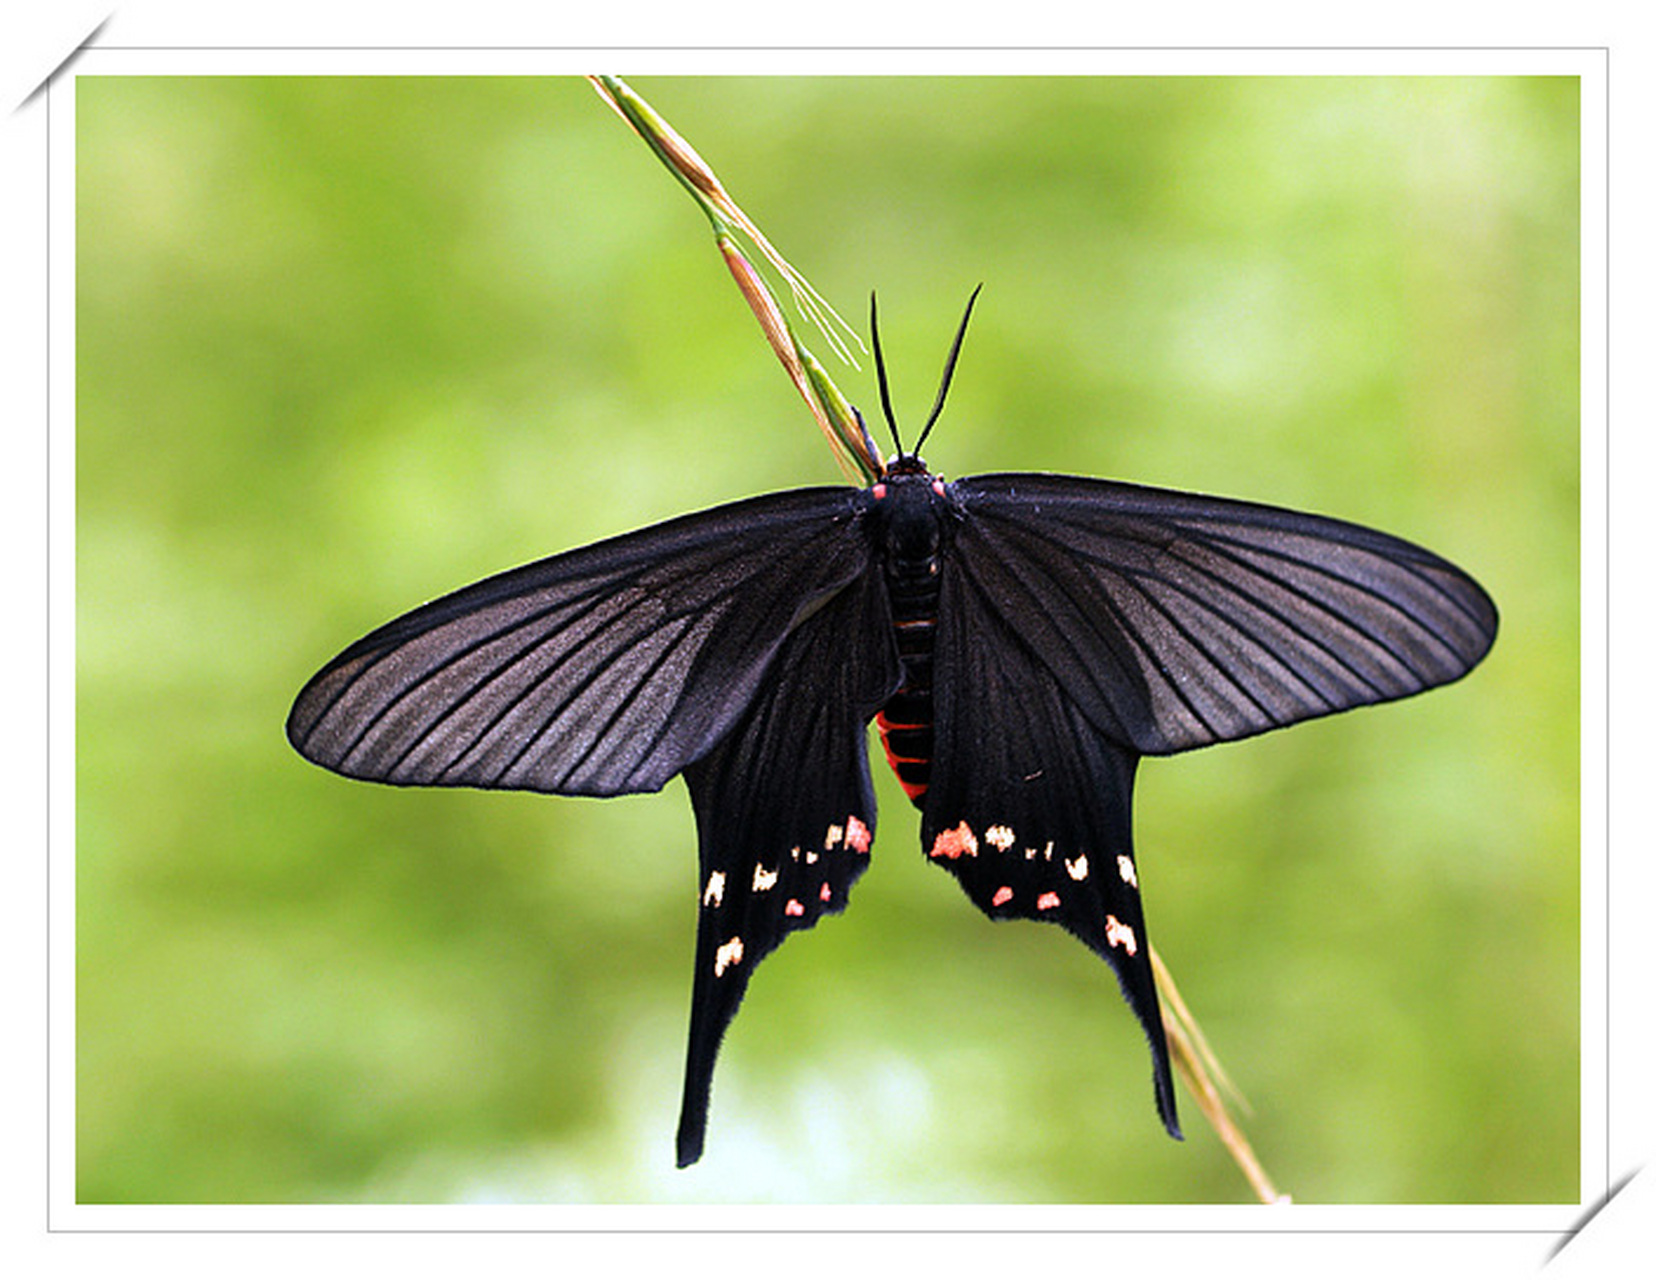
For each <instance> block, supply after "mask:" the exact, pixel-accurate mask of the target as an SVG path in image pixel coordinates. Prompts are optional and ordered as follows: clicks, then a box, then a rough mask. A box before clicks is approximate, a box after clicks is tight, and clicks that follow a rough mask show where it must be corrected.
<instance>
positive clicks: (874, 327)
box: [868, 289, 903, 458]
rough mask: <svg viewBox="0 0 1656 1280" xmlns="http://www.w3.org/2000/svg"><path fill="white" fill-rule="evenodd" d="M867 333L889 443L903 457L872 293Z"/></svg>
mask: <svg viewBox="0 0 1656 1280" xmlns="http://www.w3.org/2000/svg"><path fill="white" fill-rule="evenodd" d="M868 332H869V334H870V336H871V337H873V339H874V372H875V375H876V376H877V377H878V378H879V380H880V408H882V409H884V410H885V420H886V425H887V426H888V427H890V428H891V441H892V443H893V444H895V445H896V446H897V456H898V457H899V458H900V457H902V456H903V439H902V437H901V436H899V435H898V434H897V418H896V416H895V415H894V414H893V413H892V412H891V391H890V389H889V388H888V387H887V386H886V371H885V357H884V356H883V355H881V354H880V304H879V300H878V299H877V298H875V296H874V291H873V290H872V289H870V290H869V291H868Z"/></svg>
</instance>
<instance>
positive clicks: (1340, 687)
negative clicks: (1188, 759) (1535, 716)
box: [950, 475, 1496, 754]
mask: <svg viewBox="0 0 1656 1280" xmlns="http://www.w3.org/2000/svg"><path fill="white" fill-rule="evenodd" d="M950 492H951V494H952V495H953V496H954V497H955V499H956V501H957V502H958V504H959V507H960V510H961V511H962V513H963V515H964V519H962V520H960V521H958V522H957V524H956V528H955V534H954V552H953V556H952V559H953V562H954V563H956V564H958V565H959V567H960V569H959V571H960V573H961V574H962V575H963V576H964V578H965V579H966V582H965V585H966V587H967V588H969V593H970V595H971V597H972V598H974V599H976V600H978V601H979V602H981V605H982V607H984V608H987V609H989V610H991V611H992V612H993V613H994V614H995V615H996V616H997V617H998V618H999V619H1000V621H1001V623H1002V624H1003V625H1004V626H1005V627H1007V628H1009V629H1011V630H1012V631H1014V632H1015V633H1016V634H1017V635H1018V636H1019V637H1020V638H1021V639H1022V641H1023V643H1024V645H1025V646H1026V647H1027V648H1028V649H1029V650H1031V651H1032V652H1033V653H1034V654H1035V655H1036V656H1037V657H1038V659H1039V661H1040V663H1041V664H1042V665H1043V666H1045V667H1046V669H1047V670H1048V671H1049V672H1050V673H1051V675H1052V676H1053V677H1054V678H1055V679H1056V680H1057V682H1058V684H1059V685H1060V686H1061V687H1062V688H1063V690H1064V692H1065V693H1066V694H1067V695H1068V696H1069V698H1070V699H1071V700H1072V701H1073V703H1074V704H1075V706H1076V707H1077V708H1079V709H1080V711H1081V713H1082V714H1083V715H1084V716H1085V717H1086V719H1087V720H1088V721H1089V722H1090V723H1091V724H1092V725H1093V726H1095V727H1096V728H1098V729H1099V730H1101V731H1102V732H1104V733H1105V734H1107V735H1108V736H1109V737H1111V738H1112V739H1113V740H1114V741H1116V742H1118V743H1121V744H1124V745H1131V746H1133V747H1135V748H1136V749H1137V750H1139V751H1141V752H1145V753H1154V754H1162V753H1167V752H1173V751H1183V750H1185V749H1187V748H1190V747H1199V746H1204V745H1206V744H1208V743H1213V742H1224V741H1229V740H1231V739H1235V738H1243V737H1247V736H1249V735H1251V734H1255V733H1261V732H1263V731H1265V730H1267V729H1274V728H1278V727H1280V726H1282V725H1287V724H1293V723H1295V722H1296V721H1300V720H1307V719H1310V718H1312V717H1314V716H1322V715H1328V714H1330V713H1331V712H1335V711H1344V710H1346V709H1348V708H1350V707H1356V706H1362V705H1365V704H1368V703H1374V702H1384V701H1387V700H1389V699H1392V698H1402V697H1406V696H1408V695H1409V694H1413V693H1419V692H1420V691H1422V690H1424V689H1429V688H1432V687H1433V686H1435V685H1440V684H1445V683H1447V682H1448V681H1451V680H1455V679H1458V678H1459V677H1460V676H1462V675H1465V674H1466V672H1467V671H1469V670H1470V669H1471V668H1472V667H1473V666H1474V665H1475V664H1476V663H1477V662H1478V660H1479V659H1480V658H1482V657H1483V655H1484V654H1485V653H1486V652H1488V650H1489V646H1490V645H1491V644H1492V643H1493V642H1494V639H1495V628H1496V613H1495V606H1494V604H1493V603H1492V602H1491V601H1490V599H1489V597H1488V596H1487V595H1486V594H1485V593H1484V591H1483V589H1482V588H1481V587H1479V586H1478V584H1477V583H1476V582H1474V581H1473V580H1472V579H1471V578H1469V577H1468V576H1467V575H1466V574H1464V573H1462V572H1461V571H1460V570H1459V569H1457V568H1456V567H1455V566H1454V565H1452V564H1449V563H1448V562H1447V561H1445V560H1443V559H1441V558H1439V557H1438V556H1435V555H1433V554H1432V553H1431V552H1429V551H1426V550H1424V549H1422V548H1420V547H1417V546H1414V545H1413V544H1411V543H1408V542H1404V541H1402V540H1401V539H1398V538H1393V537H1390V536H1388V535H1387V534H1383V533H1378V532H1376V531H1375V530H1372V529H1365V528H1362V527H1361V526H1358V525H1353V524H1347V523H1345V522H1343V521H1339V520H1331V519H1327V518H1325V517H1321V516H1313V515H1305V514H1302V513H1299V512H1294V511H1286V510H1282V509H1280V508H1276V507H1267V506H1259V505H1256V504H1252V503H1246V502H1235V501H1229V500H1226V499H1221V498H1209V497H1203V496H1199V495H1196V494H1186V493H1177V492H1172V491H1168V490H1159V489H1149V488H1144V487H1141V486H1137V485H1127V484H1116V483H1112V482H1109V481H1104V480H1089V479H1083V478H1079V477H1072V476H1048V475H990V476H975V477H971V478H968V479H964V480H961V481H958V482H956V483H955V484H954V485H952V486H950Z"/></svg>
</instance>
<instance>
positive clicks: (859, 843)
mask: <svg viewBox="0 0 1656 1280" xmlns="http://www.w3.org/2000/svg"><path fill="white" fill-rule="evenodd" d="M845 843H846V844H847V845H849V846H850V847H851V848H853V849H855V850H856V851H857V852H858V853H867V852H868V846H869V845H871V844H872V843H874V833H873V832H871V831H870V830H869V829H868V828H867V827H866V826H864V825H863V820H862V819H861V818H859V817H857V815H856V814H852V815H851V816H850V817H849V818H847V819H846V820H845Z"/></svg>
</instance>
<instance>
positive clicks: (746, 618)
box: [287, 293, 1496, 1167]
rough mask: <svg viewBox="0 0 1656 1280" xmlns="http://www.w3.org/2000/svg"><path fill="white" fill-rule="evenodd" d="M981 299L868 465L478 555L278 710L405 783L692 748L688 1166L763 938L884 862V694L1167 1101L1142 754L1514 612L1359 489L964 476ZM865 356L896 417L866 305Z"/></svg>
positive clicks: (1246, 728) (965, 824)
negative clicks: (1060, 934)
mask: <svg viewBox="0 0 1656 1280" xmlns="http://www.w3.org/2000/svg"><path fill="white" fill-rule="evenodd" d="M973 298H974V299H975V298H976V294H975V293H974V295H973ZM966 314H967V317H968V318H969V317H970V315H971V307H970V304H968V306H967V311H966ZM965 327H966V322H965V320H964V319H963V320H962V322H961V328H960V332H959V333H957V335H956V337H955V342H954V347H953V348H952V349H951V351H950V353H949V358H948V362H947V364H946V366H945V369H944V374H943V379H942V385H941V387H940V388H939V391H938V395H937V401H936V404H935V405H934V407H933V409H932V414H931V418H930V419H929V420H928V421H927V423H926V427H925V428H924V429H923V430H922V432H921V434H920V437H919V439H918V440H917V441H916V442H915V447H914V449H913V450H912V451H909V452H905V451H904V450H903V449H902V445H901V442H900V441H899V442H898V452H897V456H896V457H895V458H894V459H892V460H891V461H890V463H889V464H888V465H887V466H886V468H885V473H884V475H883V476H881V478H880V479H879V480H878V481H877V482H875V483H874V484H873V485H871V486H870V487H869V488H867V489H852V488H846V487H824V488H813V489H797V490H793V491H791V492H786V493H774V494H767V495H764V496H762V497H757V498H749V499H746V500H745V501H741V502H734V503H731V504H729V505H727V506H722V507H716V508H714V509H713V510H711V511H703V512H699V513H697V514H694V515H688V516H681V517H679V518H678V519H676V520H669V521H667V522H666V523H664V524H659V525H656V526H654V527H653V528H649V529H643V530H640V531H638V532H636V533H630V534H626V535H624V536H622V537H618V538H611V539H608V540H607V541H604V542H599V543H596V544H594V545H593V546H590V547H583V548H581V549H579V550H575V551H570V552H566V553H565V554H563V555H559V556H553V557H552V558H551V559H547V560H541V561H537V562H536V563H534V564H529V565H525V566H523V567H522V568H519V569H513V570H510V571H509V572H506V573H502V574H499V575H497V576H495V577H492V578H488V579H485V580H484V581H482V582H479V583H476V584H474V585H473V586H469V587H466V588H464V589H462V590H460V591H456V592H454V593H453V594H452V595H447V596H444V597H442V598H441V599H439V600H435V601H433V602H432V603H430V604H427V605H425V606H423V607H422V608H419V609H416V610H414V611H413V612H412V613H408V614H405V615H404V616H403V617H401V618H398V619H396V620H395V621H393V622H390V623H387V624H386V625H385V626H383V627H381V628H380V629H379V630H377V631H374V632H372V633H371V634H369V635H367V636H365V637H363V638H362V639H361V640H359V641H357V642H356V643H355V644H353V645H352V646H351V647H350V648H348V649H346V650H345V651H344V652H343V653H341V654H340V655H339V656H338V657H337V658H335V659H334V660H333V661H332V662H330V663H329V664H328V665H327V666H325V667H324V668H323V669H322V670H321V671H320V672H318V673H317V675H316V676H315V677H314V678H313V679H312V680H311V681H310V683H309V684H307V685H306V686H305V688H304V690H303V691H302V692H301V693H300V694H299V697H298V699H297V701H296V702H295V703H294V706H293V710H292V712H291V714H290V715H289V717H288V723H287V732H288V738H289V740H290V741H291V742H292V743H293V745H294V747H295V748H297V749H298V751H299V752H300V754H302V755H303V756H305V757H306V758H307V759H309V760H313V761H315V762H316V763H317V764H320V765H324V766H326V767H327V768H329V769H333V770H336V771H337V772H339V773H342V774H346V775H348V776H350V777H353V778H367V779H371V780H373V781H376V782H389V783H395V784H397V785H402V786H464V787H490V788H509V789H516V790H525V791H539V792H545V793H547V794H552V795H569V796H576V795H580V796H615V795H627V794H630V793H634V792H646V791H656V790H659V789H660V788H661V786H662V785H663V784H665V783H666V782H667V781H668V779H670V778H672V777H673V775H675V774H678V773H682V774H683V775H684V777H685V780H686V782H687V783H688V784H689V789H690V797H691V800H692V802H693V804H694V807H695V814H696V827H697V831H698V835H699V840H700V848H701V876H700V881H699V885H700V913H701V914H700V921H699V926H698V930H697V941H696V970H695V984H694V992H693V996H692V1002H691V1013H690V1048H689V1060H688V1065H687V1068H686V1073H685V1081H684V1100H683V1108H682V1111H681V1113H680V1119H679V1131H678V1163H679V1165H680V1166H681V1167H683V1166H685V1165H689V1164H692V1163H693V1162H695V1161H696V1160H697V1159H699V1158H700V1156H701V1154H702V1147H703V1142H704V1138H705V1134H706V1128H707V1109H708V1102H709V1097H710V1094H711V1090H712V1080H713V1064H714V1059H715V1057H716V1055H717V1053H718V1049H719V1043H720V1041H721V1039H722V1038H723V1036H724V1032H725V1029H726V1027H728V1026H729V1025H730V1021H731V1018H732V1017H734V1015H735V1013H736V1008H737V1005H738V1004H739V1003H740V1002H741V999H742V994H743V992H745V991H746V990H747V985H748V980H749V978H750V977H751V975H752V974H753V971H754V969H755V968H756V967H757V966H758V964H759V962H760V961H761V960H763V959H764V958H765V957H766V956H767V955H769V954H770V953H771V952H772V951H774V950H775V949H776V948H777V947H778V946H779V945H781V943H782V941H783V939H784V938H786V937H787V936H788V935H789V934H791V933H794V932H796V931H798V930H801V929H808V928H810V927H811V926H812V925H814V924H815V923H816V922H817V920H818V919H819V918H821V917H822V916H824V915H827V914H834V913H837V912H840V911H843V910H844V909H845V905H846V899H847V895H848V894H849V892H850V889H851V885H852V884H853V882H855V880H856V879H857V877H858V876H859V875H861V874H862V872H863V870H864V868H865V867H866V866H867V865H868V849H869V845H870V843H871V842H872V840H873V837H874V791H873V786H872V783H871V781H870V778H869V772H868V754H867V726H868V722H869V721H870V720H871V719H875V720H878V722H879V727H880V732H881V735H882V738H883V740H884V743H885V748H886V754H887V756H888V757H889V759H890V762H891V765H892V767H893V768H894V769H895V770H896V772H897V775H898V777H899V779H900V780H901V782H902V784H903V787H904V789H905V790H906V791H907V793H908V795H909V797H910V798H911V799H912V800H913V801H914V804H915V805H916V806H917V807H918V808H919V809H920V811H921V814H922V818H921V824H920V826H921V834H920V839H921V848H922V850H923V851H924V853H925V855H926V856H927V857H928V858H929V859H931V860H932V861H934V862H936V863H937V864H938V865H940V866H942V867H945V868H947V869H948V870H949V871H950V872H951V873H953V875H954V876H955V877H956V878H957V879H958V880H959V881H960V884H961V887H962V888H964V889H965V891H966V893H967V895H968V896H969V897H970V898H971V899H972V901H973V902H974V903H975V904H977V906H978V907H979V909H981V910H982V911H983V912H985V913H986V914H987V915H988V916H990V917H991V918H992V919H996V920H1007V919H1028V920H1043V921H1049V922H1052V923H1054V924H1060V925H1062V926H1063V927H1064V928H1066V929H1068V930H1069V931H1070V932H1071V933H1073V934H1075V936H1076V937H1078V938H1080V939H1081V941H1082V942H1084V943H1086V944H1087V946H1089V947H1091V948H1092V949H1093V950H1094V951H1096V952H1097V953H1098V954H1099V955H1101V956H1102V957H1104V959H1105V960H1107V961H1108V962H1109V964H1110V967H1111V968H1112V969H1113V970H1114V971H1115V974H1116V977H1117V979H1118V980H1119V981H1120V984H1121V989H1122V992H1123V993H1124V995H1125V996H1126V998H1127V1003H1128V1005H1129V1006H1131V1008H1132V1010H1133V1012H1134V1013H1135V1014H1136V1015H1137V1016H1138V1019H1139V1021H1140V1022H1141V1023H1142V1024H1143V1026H1144V1031H1145V1034H1146V1035H1147V1036H1148V1037H1149V1041H1150V1052H1151V1058H1152V1069H1153V1078H1154V1084H1155V1096H1156V1108H1157V1110H1158V1111H1159V1113H1160V1115H1161V1119H1162V1123H1163V1124H1164V1125H1165V1126H1166V1127H1167V1130H1168V1132H1169V1133H1171V1134H1172V1135H1173V1136H1175V1137H1177V1136H1179V1128H1178V1119H1177V1115H1176V1112H1175V1109H1174V1101H1173V1079H1172V1074H1171V1072H1170V1070H1169V1065H1168V1054H1167V1042H1166V1038H1165V1036H1164V1034H1163V1030H1162V1022H1161V1014H1160V1009H1159V1006H1158V1004H1157V1000H1156V988H1155V983H1154V981H1153V979H1152V977H1151V966H1150V951H1149V938H1148V935H1147V933H1146V930H1145V924H1144V912H1143V909H1142V907H1141V906H1140V902H1139V885H1138V867H1137V863H1136V861H1135V857H1134V853H1133V842H1132V824H1131V815H1132V789H1133V773H1134V769H1135V767H1136V766H1137V764H1138V760H1139V757H1140V756H1142V755H1167V754H1170V753H1172V752H1175V751H1186V750H1189V749H1190V748H1192V747H1202V746H1207V745H1208V744H1209V743H1214V742H1229V741H1233V740H1235V739H1237V738H1245V737H1248V736H1249V735H1251V734H1256V733H1262V732H1264V731H1265V730H1267V729H1276V728H1280V727H1281V726H1283V725H1288V724H1293V723H1295V722H1296V721H1300V720H1308V719H1311V718H1312V717H1315V716H1323V715H1328V714H1330V713H1332V712H1336V711H1344V710H1346V709H1348V708H1351V707H1357V706H1363V705H1366V704H1369V703H1375V702H1384V701H1387V700H1389V699H1392V698H1402V697H1407V696H1408V695H1410V694H1413V693H1419V692H1420V691H1422V690H1424V689H1430V688H1432V687H1433V686H1435V685H1440V684H1444V683H1447V682H1448V681H1451V680H1455V679H1457V678H1459V677H1460V676H1462V675H1465V674H1466V672H1467V671H1469V670H1470V669H1471V668H1472V667H1473V666H1474V665H1475V664H1476V663H1477V662H1478V660H1479V659H1480V658H1482V657H1483V655H1484V654H1485V653H1486V652H1488V650H1489V647H1490V645H1491V644H1492V643H1493V641H1494V638H1495V627H1496V613H1495V606H1494V604H1493V603H1492V602H1491V601H1490V599H1489V597H1488V596H1487V595H1486V594H1485V593H1484V591H1483V590H1482V589H1481V588H1480V587H1479V586H1478V584H1477V583H1475V582H1473V581H1472V579H1471V578H1469V577H1468V576H1467V575H1466V574H1464V573H1462V572H1461V571H1460V570H1459V569H1457V568H1455V567H1454V566H1453V565H1451V564H1449V563H1447V562H1446V561H1444V560H1442V559H1440V558H1438V557H1437V556H1435V555H1433V554H1432V553H1431V552H1429V551H1425V550H1422V549H1421V548H1420V547H1417V546H1413V545H1411V544H1410V543H1407V542H1403V541H1401V540H1399V539H1397V538H1393V537H1389V536H1387V535H1386V534H1383V533H1377V532H1375V531H1374V530H1371V529H1365V528H1362V527H1360V526H1358V525H1353V524H1346V523H1344V522H1342V521H1338V520H1330V519H1326V518H1324V517H1321V516H1313V515H1304V514H1301V513H1299V512H1295V511H1285V510H1282V509H1279V508H1275V507H1267V506H1260V505H1256V504H1254V503H1247V502H1235V501H1229V500H1226V499H1223V498H1209V497H1202V496H1198V495H1196V494H1189V493H1177V492H1172V491H1168V490H1160V489H1150V488H1144V487H1141V486H1137V485H1129V484H1117V483H1113V482H1110V481H1106V480H1091V479H1084V478H1081V477H1078V476H1059V475H1036V474H1004V475H984V476H972V477H968V478H965V479H961V480H957V481H955V482H953V483H945V482H944V481H943V480H942V479H941V478H940V477H938V476H935V475H933V474H932V473H931V472H929V471H928V470H927V469H926V466H925V464H924V463H923V462H921V460H920V458H919V456H918V453H919V449H920V446H921V445H922V444H923V443H924V442H925V437H926V433H927V432H929V431H930V429H931V426H932V424H933V423H934V422H935V421H936V420H937V416H938V413H939V412H940V411H941V409H942V406H943V399H944V395H945V393H946V392H947V390H948V384H949V378H950V376H951V374H952V372H953V368H954V363H955V358H956V356H957V355H958V353H959V349H960V342H961V338H962V336H963V335H964V333H965ZM875 356H876V368H877V369H878V371H879V384H880V396H881V402H882V405H883V406H884V408H885V413H886V417H887V420H888V422H889V421H891V418H892V415H891V408H890V399H889V396H888V394H887V390H886V380H885V370H884V363H883V361H882V360H880V358H879V337H878V331H877V330H876V331H875ZM891 429H892V434H893V437H894V438H895V436H896V426H895V423H892V428H891Z"/></svg>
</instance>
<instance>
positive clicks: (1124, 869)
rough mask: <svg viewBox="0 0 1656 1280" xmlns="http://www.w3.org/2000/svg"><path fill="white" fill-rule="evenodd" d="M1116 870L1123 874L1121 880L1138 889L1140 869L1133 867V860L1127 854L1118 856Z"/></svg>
mask: <svg viewBox="0 0 1656 1280" xmlns="http://www.w3.org/2000/svg"><path fill="white" fill-rule="evenodd" d="M1116 870H1117V871H1119V872H1121V878H1122V879H1123V880H1125V881H1126V882H1127V883H1128V884H1130V885H1132V886H1133V888H1135V889H1136V888H1138V868H1136V867H1135V866H1133V860H1132V859H1131V858H1129V857H1128V856H1127V855H1126V854H1125V853H1118V854H1117V855H1116Z"/></svg>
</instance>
